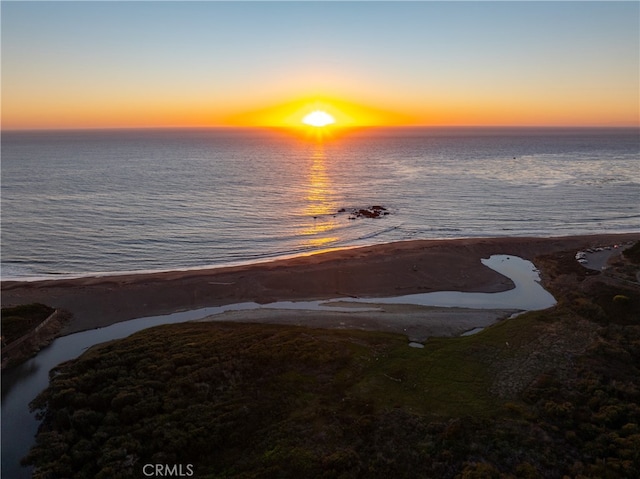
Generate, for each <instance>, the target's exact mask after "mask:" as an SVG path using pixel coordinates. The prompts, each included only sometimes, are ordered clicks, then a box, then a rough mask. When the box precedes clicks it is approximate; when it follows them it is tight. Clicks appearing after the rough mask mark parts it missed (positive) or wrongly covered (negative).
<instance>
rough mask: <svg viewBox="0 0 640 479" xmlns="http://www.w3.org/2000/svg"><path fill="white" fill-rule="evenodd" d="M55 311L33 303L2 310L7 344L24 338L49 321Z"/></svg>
mask: <svg viewBox="0 0 640 479" xmlns="http://www.w3.org/2000/svg"><path fill="white" fill-rule="evenodd" d="M54 311H55V310H54V309H53V308H51V307H49V306H45V305H44V304H39V303H33V304H24V305H20V306H13V307H10V308H2V338H3V341H4V342H5V343H7V344H9V343H11V342H12V341H15V340H16V339H18V338H20V337H22V336H24V335H25V334H27V333H29V332H30V331H32V330H33V329H34V328H35V327H36V326H38V325H39V324H40V323H42V322H43V321H44V320H45V319H47V318H48V317H49V316H50V315H51V314H52V313H53V312H54Z"/></svg>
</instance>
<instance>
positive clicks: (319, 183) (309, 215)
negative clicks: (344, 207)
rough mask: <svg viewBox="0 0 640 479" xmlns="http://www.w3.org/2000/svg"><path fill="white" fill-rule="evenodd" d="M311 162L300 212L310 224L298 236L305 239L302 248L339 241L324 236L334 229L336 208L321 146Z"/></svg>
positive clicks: (335, 238)
mask: <svg viewBox="0 0 640 479" xmlns="http://www.w3.org/2000/svg"><path fill="white" fill-rule="evenodd" d="M311 160H312V163H311V167H310V168H309V174H308V183H307V191H306V196H305V197H304V200H305V207H304V209H303V211H302V214H303V216H304V218H305V221H306V220H307V219H310V220H311V223H306V224H305V225H304V227H303V228H302V229H301V231H300V235H301V236H303V237H306V238H307V239H306V240H305V241H304V242H303V246H304V247H309V246H313V247H317V246H323V245H327V244H329V243H333V242H335V241H337V240H338V239H339V238H338V237H337V236H325V235H324V234H325V233H327V232H330V231H333V230H334V229H335V226H336V219H335V213H336V211H337V209H338V207H337V205H336V203H335V201H334V200H333V195H334V192H333V190H332V188H331V181H330V178H329V176H328V175H327V171H326V168H325V162H326V155H325V153H324V149H323V147H322V145H321V144H319V145H317V147H316V150H315V151H314V152H313V156H312V158H311Z"/></svg>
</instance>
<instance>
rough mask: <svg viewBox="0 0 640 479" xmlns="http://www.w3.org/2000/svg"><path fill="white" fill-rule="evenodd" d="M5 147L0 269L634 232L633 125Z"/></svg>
mask: <svg viewBox="0 0 640 479" xmlns="http://www.w3.org/2000/svg"><path fill="white" fill-rule="evenodd" d="M1 148H2V151H1V152H2V164H1V168H2V170H1V172H2V184H1V201H2V202H1V214H2V217H1V220H2V224H1V226H2V228H1V247H2V249H1V260H2V262H1V270H0V271H1V277H2V279H3V280H10V279H35V278H57V277H65V276H83V275H92V274H106V273H119V272H132V271H162V270H173V269H189V268H202V267H209V266H225V265H231V264H239V263H250V262H257V261H265V260H270V259H274V258H279V257H288V256H292V255H300V254H308V253H313V252H317V251H323V250H328V249H333V248H344V247H352V246H360V245H370V244H377V243H388V242H393V241H402V240H410V239H435V238H461V237H485V236H545V237H548V236H563V235H572V234H595V233H603V232H607V233H623V232H637V231H639V230H640V130H638V129H637V128H601V129H594V128H376V129H362V130H354V131H351V132H348V133H345V134H341V135H339V136H333V137H329V136H327V137H325V138H324V139H322V140H319V139H317V138H304V137H301V136H299V135H294V134H292V133H290V132H287V131H284V130H268V129H234V128H210V129H204V128H203V129H162V130H154V129H140V130H78V131H5V132H2V143H1ZM374 206H376V207H380V208H377V209H372V208H373V207H374ZM383 208H384V209H383ZM359 210H366V211H368V212H369V213H373V214H369V215H361V214H360V215H359V214H357V213H358V211H359ZM369 216H375V217H369Z"/></svg>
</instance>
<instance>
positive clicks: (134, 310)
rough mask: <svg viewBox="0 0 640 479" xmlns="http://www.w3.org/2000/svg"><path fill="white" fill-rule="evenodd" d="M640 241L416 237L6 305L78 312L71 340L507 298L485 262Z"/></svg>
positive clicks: (44, 292)
mask: <svg viewBox="0 0 640 479" xmlns="http://www.w3.org/2000/svg"><path fill="white" fill-rule="evenodd" d="M639 239H640V233H633V234H624V235H591V236H571V237H556V238H513V237H511V238H472V239H454V240H416V241H405V242H398V243H389V244H383V245H376V246H369V247H363V248H353V249H346V250H338V251H332V252H328V253H322V254H314V255H309V256H301V257H296V258H292V259H286V260H279V261H272V262H268V263H259V264H253V265H246V266H236V267H228V268H214V269H203V270H195V271H171V272H163V273H150V274H138V275H116V276H101V277H85V278H77V279H61V280H47V281H34V282H15V281H6V282H3V283H2V305H3V306H10V305H15V304H25V303H32V302H41V303H44V304H47V305H50V306H53V307H56V308H62V309H66V310H68V311H70V312H71V313H72V314H73V319H72V320H71V321H70V322H69V324H68V325H67V326H66V327H65V329H64V330H63V333H64V334H68V333H71V332H76V331H82V330H87V329H93V328H97V327H102V326H106V325H109V324H113V323H115V322H118V321H125V320H128V319H133V318H138V317H144V316H155V315H160V314H167V313H172V312H175V311H180V310H188V309H197V308H203V307H208V306H220V305H225V304H232V303H239V302H244V301H255V302H258V303H262V304H265V303H270V302H274V301H283V300H302V299H307V300H312V299H313V300H315V299H331V298H339V297H343V298H344V297H376V296H378V297H380V296H394V295H398V296H399V295H406V294H414V293H423V292H431V291H477V292H498V291H505V290H507V289H510V288H512V287H513V284H512V283H511V281H510V280H509V279H508V278H506V277H504V276H502V275H500V274H498V273H496V272H495V271H493V270H491V269H489V268H487V267H485V266H483V265H482V264H481V262H480V259H481V258H488V257H489V256H490V255H492V254H510V255H516V256H520V257H522V258H524V259H528V260H531V261H534V259H535V257H536V256H538V255H541V254H546V253H552V252H557V251H565V250H567V251H569V250H572V251H574V252H575V251H578V250H580V249H586V248H589V247H594V246H600V245H606V244H620V243H624V242H628V241H637V240H639ZM534 262H535V261H534ZM242 314H243V315H245V317H249V316H248V315H247V313H246V312H243V313H242ZM256 314H257V313H256ZM269 314H271V313H269ZM349 314H355V313H349ZM341 316H342V315H341ZM347 316H348V314H347ZM357 316H360V315H359V314H358V315H357ZM325 320H327V319H326V318H325ZM354 320H355V319H354ZM375 320H376V318H375V317H374V316H370V317H369V319H368V321H369V322H371V324H373V322H374V321H375ZM327 321H328V320H327ZM394 327H395V326H394Z"/></svg>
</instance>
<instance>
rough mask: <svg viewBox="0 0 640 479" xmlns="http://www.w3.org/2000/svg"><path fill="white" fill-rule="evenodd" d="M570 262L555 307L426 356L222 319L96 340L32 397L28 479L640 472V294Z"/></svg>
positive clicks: (393, 344) (559, 266)
mask: <svg viewBox="0 0 640 479" xmlns="http://www.w3.org/2000/svg"><path fill="white" fill-rule="evenodd" d="M574 256H575V251H567V252H564V253H560V254H554V255H547V256H543V257H539V258H538V259H537V260H536V264H537V265H539V266H540V268H541V270H542V272H543V277H544V282H545V286H546V287H547V288H548V289H549V290H550V291H551V292H552V293H553V294H554V296H555V297H556V299H557V300H558V304H557V306H555V307H554V308H551V309H548V310H545V311H538V312H530V313H527V314H524V315H521V316H519V317H517V318H514V319H511V320H507V321H503V322H501V323H498V324H496V325H494V326H492V327H489V328H487V329H486V330H484V331H483V332H481V333H479V334H476V335H472V336H467V337H459V338H452V339H445V338H433V339H430V340H428V341H427V342H426V343H425V345H424V346H425V347H424V348H423V349H417V348H410V347H408V345H407V339H406V337H404V336H401V335H396V334H387V333H375V332H364V331H343V330H321V329H310V328H302V327H293V326H281V325H257V324H237V323H216V322H212V323H184V324H174V325H166V326H159V327H156V328H151V329H148V330H145V331H141V332H139V333H136V334H134V335H132V336H130V337H128V338H126V339H123V340H119V341H114V342H110V343H108V344H105V345H101V346H98V347H94V348H92V349H91V350H89V351H88V352H86V353H85V354H84V355H83V356H81V357H80V358H78V359H77V360H74V361H71V362H68V363H65V364H63V365H61V366H59V367H57V368H56V369H55V370H54V371H53V373H52V377H51V384H50V387H49V388H48V389H47V390H45V391H44V392H43V393H42V394H40V395H39V396H38V398H37V399H36V400H35V401H34V402H33V404H32V407H33V408H34V409H36V410H38V411H39V412H40V414H41V416H42V418H43V425H42V427H41V430H40V432H39V434H38V437H37V441H36V445H35V446H34V448H33V449H32V450H31V452H30V454H29V456H28V457H27V458H26V460H25V462H26V463H28V464H32V465H35V466H36V469H35V472H34V477H35V478H49V477H54V478H56V477H76V478H84V477H92V478H93V477H95V478H107V477H108V478H118V477H121V478H126V477H141V475H142V474H141V472H142V467H143V466H144V465H145V464H183V465H188V464H190V465H193V471H194V477H198V478H227V477H234V478H257V477H279V478H287V477H291V478H293V477H296V478H298V477H319V478H322V477H326V478H339V477H343V478H347V477H349V478H351V477H367V478H369V477H411V478H413V477H443V478H446V477H450V478H465V479H466V478H480V477H482V478H484V477H487V478H491V477H494V478H552V477H558V478H561V477H564V476H569V477H576V478H580V477H583V478H586V477H604V478H607V477H611V478H614V477H615V478H618V477H623V478H626V477H629V478H632V477H633V478H635V477H640V428H639V426H638V424H640V406H638V404H640V386H639V385H640V320H639V318H640V289H639V288H638V286H637V285H633V284H631V283H629V282H621V281H618V280H616V278H615V274H614V276H610V275H604V274H601V273H597V272H593V271H590V270H587V269H586V268H584V267H583V266H581V265H580V264H579V263H577V262H576V261H575V257H574ZM629 261H630V260H629V259H628V258H626V257H625V258H623V259H622V260H621V262H620V263H619V264H617V265H616V266H615V267H614V269H616V268H628V266H629ZM613 273H615V271H614V272H613ZM620 297H624V298H626V299H624V300H620V299H616V298H620Z"/></svg>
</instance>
